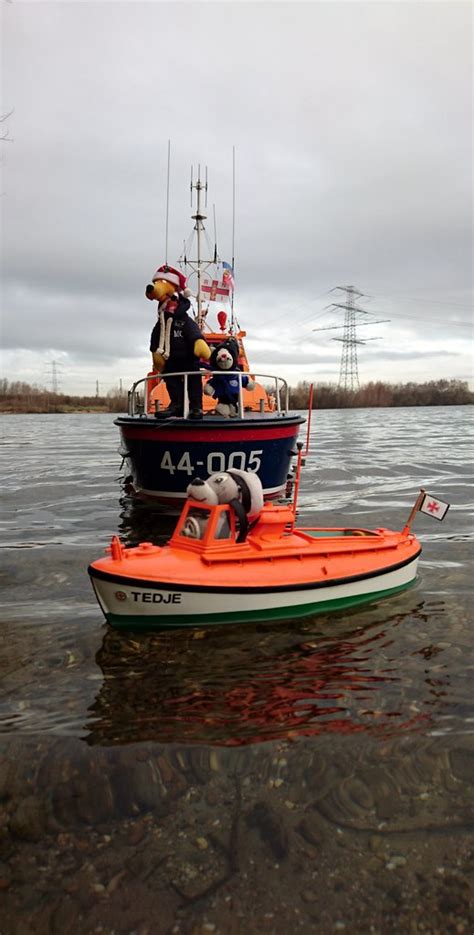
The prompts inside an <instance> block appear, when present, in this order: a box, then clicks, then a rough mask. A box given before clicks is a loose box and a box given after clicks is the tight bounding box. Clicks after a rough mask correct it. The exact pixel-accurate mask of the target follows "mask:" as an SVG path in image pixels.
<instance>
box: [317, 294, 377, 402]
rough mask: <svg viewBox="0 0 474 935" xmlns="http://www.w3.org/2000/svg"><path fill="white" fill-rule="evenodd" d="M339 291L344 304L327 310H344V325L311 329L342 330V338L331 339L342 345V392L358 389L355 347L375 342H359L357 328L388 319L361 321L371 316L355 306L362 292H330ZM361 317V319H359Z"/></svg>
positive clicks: (329, 306)
mask: <svg viewBox="0 0 474 935" xmlns="http://www.w3.org/2000/svg"><path fill="white" fill-rule="evenodd" d="M338 290H340V291H341V292H345V293H346V301H345V302H332V303H331V305H328V306H327V308H328V309H340V308H342V309H344V323H343V324H342V325H330V326H329V327H328V328H313V331H331V330H335V329H336V328H342V329H343V332H342V338H332V340H333V341H340V342H341V343H342V353H341V365H340V369H339V386H340V387H341V388H342V389H344V390H358V389H359V368H358V362H357V345H358V344H366V343H367V341H376V340H377V338H365V339H362V340H360V339H359V338H358V337H357V331H356V329H357V327H358V326H361V325H380V324H382V322H386V321H390V319H389V318H378V319H376V320H374V319H372V317H371V318H370V320H369V321H363V320H362V319H363V316H364V315H371V314H372V313H371V312H367V311H366V310H365V309H364V308H359V306H358V305H356V298H357V297H358V298H362V296H363V295H364V293H363V292H358V290H357V289H354V286H335V287H334V289H331V292H336V291H338ZM361 316H362V317H361Z"/></svg>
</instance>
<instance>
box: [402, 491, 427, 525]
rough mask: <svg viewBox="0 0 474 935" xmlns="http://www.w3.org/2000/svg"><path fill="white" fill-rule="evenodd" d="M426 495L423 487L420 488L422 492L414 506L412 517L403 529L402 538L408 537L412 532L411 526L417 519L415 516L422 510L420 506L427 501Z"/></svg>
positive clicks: (410, 516)
mask: <svg viewBox="0 0 474 935" xmlns="http://www.w3.org/2000/svg"><path fill="white" fill-rule="evenodd" d="M425 494H426V490H424V488H423V487H420V492H419V494H418V496H417V498H416V502H415V504H414V506H412V508H411V512H410V515H409V517H408V519H407V521H406V523H405V525H404V527H403V529H402V536H407V535H408V533H409V532H410V526H411V524H412V522H413V520H414V519H415V516H416V514H417V513H418V510H419V509H420V506H421V504H422V503H423V500H424V499H425Z"/></svg>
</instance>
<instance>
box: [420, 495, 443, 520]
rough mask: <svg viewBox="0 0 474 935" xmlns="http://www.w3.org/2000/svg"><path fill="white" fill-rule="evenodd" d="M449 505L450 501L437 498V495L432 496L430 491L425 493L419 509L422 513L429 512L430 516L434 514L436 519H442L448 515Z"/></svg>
mask: <svg viewBox="0 0 474 935" xmlns="http://www.w3.org/2000/svg"><path fill="white" fill-rule="evenodd" d="M449 506H450V505H449V503H444V502H443V501H442V500H437V499H436V497H430V495H429V493H425V496H424V497H423V500H422V501H421V505H420V507H419V509H420V513H428V516H434V518H435V519H439V520H441V519H444V517H445V516H446V513H447V512H448V510H449Z"/></svg>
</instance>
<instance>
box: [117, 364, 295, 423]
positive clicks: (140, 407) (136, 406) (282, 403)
mask: <svg viewBox="0 0 474 935" xmlns="http://www.w3.org/2000/svg"><path fill="white" fill-rule="evenodd" d="M223 374H224V375H225V376H232V377H237V378H238V381H239V401H238V407H237V410H238V411H237V418H239V419H243V418H244V416H245V407H244V402H243V390H244V387H243V386H242V378H243V377H249V376H250V374H249V373H243V372H242V370H225V371H224V370H179V371H176V372H175V373H167V374H165V375H164V376H161V374H155V373H152V374H148V376H146V377H142V379H141V380H137V381H136V383H134V384H133V386H132V388H131V390H129V391H128V414H129V416H137V415H142V416H145V415H147V413H146V411H145V408H146V407H145V403H144V402H142V399H141V396H140V393H139V391H137V387H139V386H141V385H142V383H143V384H144V398H146V396H147V392H146V390H147V387H148V383H149V382H150V381H152V380H153V381H156V380H166V377H184V408H183V416H184V418H185V419H186V418H187V417H188V414H189V400H188V377H194V379H197V378H198V377H200V378H201V379H202V377H212V376H215V375H219V376H222V375H223ZM257 378H258V382H260V380H266V381H270V383H271V384H272V383H273V386H274V390H272V391H271V392H272V394H273V395H274V399H275V412H277V413H280V414H284V415H286V414H287V413H288V409H289V387H288V383H287V382H286V380H284V379H283V377H276V376H274V375H273V374H268V373H252V380H255V381H256V382H257ZM265 392H266V390H265ZM262 402H263V400H262Z"/></svg>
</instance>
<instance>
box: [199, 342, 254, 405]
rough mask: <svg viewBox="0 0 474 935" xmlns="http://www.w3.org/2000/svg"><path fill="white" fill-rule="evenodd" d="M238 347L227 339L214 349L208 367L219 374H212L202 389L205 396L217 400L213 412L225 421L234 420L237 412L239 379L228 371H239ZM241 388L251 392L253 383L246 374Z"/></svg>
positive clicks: (243, 376)
mask: <svg viewBox="0 0 474 935" xmlns="http://www.w3.org/2000/svg"><path fill="white" fill-rule="evenodd" d="M238 357H239V345H238V343H237V341H236V339H235V338H227V340H226V341H223V342H222V344H219V345H218V347H216V348H214V350H213V352H212V354H211V356H210V359H209V365H208V366H209V367H210V369H211V370H219V371H221V372H220V373H216V374H214V376H212V377H211V379H210V380H208V382H207V383H206V385H205V387H204V392H205V393H206V395H207V396H213V397H215V399H216V400H217V406H216V409H215V412H216V414H217V415H219V416H224V418H226V419H235V417H236V416H237V415H238V412H239V378H238V377H237V376H235V375H233V374H231V373H228V372H227V371H229V370H240V369H241V368H240V367H239V364H238ZM241 379H242V387H243V388H244V389H247V390H253V389H254V387H255V383H254V381H253V380H252V379H251V378H250V377H248V376H247V375H246V374H245V375H242V378H241Z"/></svg>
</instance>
